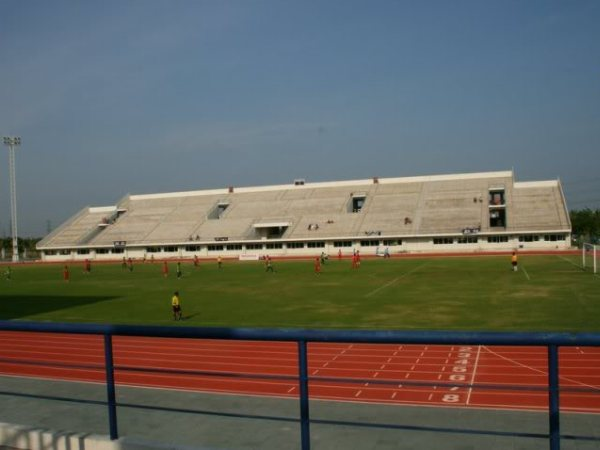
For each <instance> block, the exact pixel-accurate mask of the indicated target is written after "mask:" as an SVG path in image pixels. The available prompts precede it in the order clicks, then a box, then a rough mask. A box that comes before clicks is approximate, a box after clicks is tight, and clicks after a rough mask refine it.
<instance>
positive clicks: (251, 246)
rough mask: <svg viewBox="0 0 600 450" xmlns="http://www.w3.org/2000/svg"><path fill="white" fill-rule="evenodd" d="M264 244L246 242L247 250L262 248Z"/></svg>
mask: <svg viewBox="0 0 600 450" xmlns="http://www.w3.org/2000/svg"><path fill="white" fill-rule="evenodd" d="M262 248H263V245H262V244H246V250H262Z"/></svg>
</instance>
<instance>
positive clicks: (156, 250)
mask: <svg viewBox="0 0 600 450" xmlns="http://www.w3.org/2000/svg"><path fill="white" fill-rule="evenodd" d="M146 251H147V252H148V253H160V247H146Z"/></svg>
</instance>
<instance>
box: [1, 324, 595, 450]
mask: <svg viewBox="0 0 600 450" xmlns="http://www.w3.org/2000/svg"><path fill="white" fill-rule="evenodd" d="M0 330H4V331H28V332H50V333H70V334H88V335H99V336H103V337H104V366H103V367H102V369H104V370H105V373H106V391H107V400H106V402H105V403H104V404H105V405H106V406H107V408H108V422H109V434H110V438H111V439H117V438H118V437H119V433H118V426H117V406H118V405H117V401H116V395H115V379H114V370H115V367H114V363H113V344H112V337H113V336H143V337H170V338H193V339H224V340H252V341H280V342H281V341H287V342H296V343H297V348H298V375H297V377H293V379H294V380H297V381H298V383H299V387H300V396H299V401H300V405H299V406H300V421H299V422H300V437H301V446H302V449H303V450H308V449H310V424H311V419H310V410H309V381H310V380H315V379H318V380H330V379H329V378H326V377H325V378H324V377H315V376H313V377H309V375H308V357H307V343H309V342H346V343H382V344H383V343H386V344H428V345H429V344H440V345H510V346H542V347H545V348H547V352H548V387H547V388H546V389H544V390H547V392H548V424H549V432H548V434H531V433H509V432H486V431H477V430H456V429H443V430H442V429H433V428H427V427H402V426H394V425H393V424H387V425H381V426H385V427H389V428H402V429H420V430H428V431H443V432H459V433H472V434H492V435H494V434H495V435H509V436H524V437H536V438H545V439H548V442H549V448H550V449H551V450H559V449H560V444H561V434H560V412H559V392H560V389H559V360H558V358H559V356H558V355H559V354H558V349H559V347H566V346H579V347H586V346H600V334H598V333H578V334H573V333H496V332H401V331H329V330H301V329H251V328H196V327H157V326H128V325H98V324H67V323H38V322H24V321H0ZM20 363H25V364H27V361H20ZM33 364H38V363H33ZM120 369H122V368H120ZM124 369H126V370H129V369H131V370H136V369H135V368H124ZM158 370H161V371H165V369H158ZM167 371H170V370H167ZM173 372H176V371H173ZM221 375H223V374H221ZM231 376H235V375H231ZM278 377H279V378H290V377H281V376H278ZM341 381H342V382H343V380H341ZM356 381H357V380H356V379H353V380H352V382H356ZM358 381H360V380H358ZM370 381H371V382H373V380H370ZM381 383H385V382H384V381H382V382H381ZM413 384H414V385H427V384H428V383H423V382H417V383H413ZM436 384H438V385H439V382H438V383H436ZM452 386H461V387H473V386H474V385H472V384H464V383H453V384H452ZM477 387H478V388H483V389H486V388H488V389H498V386H497V385H487V386H486V385H478V386H477ZM0 394H6V393H4V392H0ZM48 398H52V397H48ZM62 400H65V399H62ZM121 406H132V407H135V405H123V404H121ZM285 420H290V419H285ZM312 422H313V423H327V421H323V420H313V421H312ZM351 425H354V426H374V425H372V424H370V425H365V424H360V423H352V424H351ZM562 438H565V439H583V440H597V439H596V438H593V437H581V436H562Z"/></svg>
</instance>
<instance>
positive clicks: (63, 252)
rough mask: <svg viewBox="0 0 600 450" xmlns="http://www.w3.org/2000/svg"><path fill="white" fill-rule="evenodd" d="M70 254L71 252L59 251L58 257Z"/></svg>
mask: <svg viewBox="0 0 600 450" xmlns="http://www.w3.org/2000/svg"><path fill="white" fill-rule="evenodd" d="M70 254H71V250H61V251H60V252H59V255H70Z"/></svg>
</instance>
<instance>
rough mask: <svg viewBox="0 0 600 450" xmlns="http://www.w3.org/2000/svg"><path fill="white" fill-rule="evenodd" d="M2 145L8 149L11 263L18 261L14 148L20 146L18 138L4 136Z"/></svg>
mask: <svg viewBox="0 0 600 450" xmlns="http://www.w3.org/2000/svg"><path fill="white" fill-rule="evenodd" d="M4 145H6V146H7V147H8V169H9V174H10V220H11V228H12V247H13V255H12V260H13V262H17V261H19V242H18V240H17V182H16V179H15V177H16V173H15V147H18V146H20V145H21V138H20V137H18V136H4Z"/></svg>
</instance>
